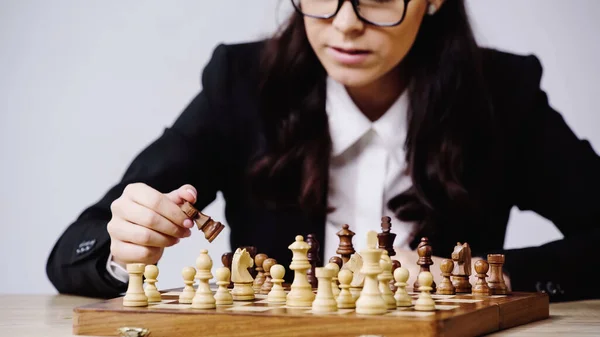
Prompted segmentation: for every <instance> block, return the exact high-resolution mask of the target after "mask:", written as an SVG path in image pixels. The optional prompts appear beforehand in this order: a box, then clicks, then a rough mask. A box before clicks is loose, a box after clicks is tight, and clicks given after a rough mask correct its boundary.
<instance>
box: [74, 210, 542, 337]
mask: <svg viewBox="0 0 600 337" xmlns="http://www.w3.org/2000/svg"><path fill="white" fill-rule="evenodd" d="M196 217H197V216H196ZM205 218H206V219H209V218H208V217H205ZM206 219H204V220H203V222H202V224H204V223H210V221H209V220H210V219H209V220H206ZM215 224H217V225H212V226H204V225H203V226H201V227H202V228H216V230H217V231H218V230H219V228H220V227H219V226H218V223H216V222H215ZM390 229H391V223H390V218H389V217H383V218H382V232H381V233H376V232H375V231H369V232H368V233H367V238H366V246H365V248H364V249H361V250H360V251H359V252H356V251H355V250H354V246H353V244H352V236H353V235H354V233H353V232H352V231H351V230H350V229H349V226H348V225H344V226H343V227H342V230H340V231H339V232H338V233H337V235H338V236H339V237H340V245H339V247H338V249H337V251H336V253H337V254H340V256H333V257H331V259H330V260H329V263H327V264H326V265H325V266H319V267H318V266H317V259H316V258H315V257H316V256H317V255H318V249H319V246H320V245H319V243H318V242H317V241H316V238H315V236H314V235H312V234H308V235H307V236H306V241H305V240H304V237H303V236H302V235H297V236H296V238H295V241H294V242H293V243H291V244H290V245H289V246H288V249H289V250H290V251H291V254H292V260H291V264H290V265H289V266H283V265H281V264H278V263H277V261H276V260H275V259H273V258H269V257H268V256H266V255H265V254H256V253H257V251H256V248H255V247H239V248H237V249H236V251H235V253H226V254H224V255H223V256H222V257H221V261H222V262H223V266H222V267H219V268H217V269H216V272H215V274H214V275H213V273H212V272H211V270H212V267H213V260H212V258H211V257H210V255H209V254H208V250H206V249H202V250H201V251H200V254H199V255H198V257H197V258H196V260H195V267H191V266H187V267H184V268H183V270H182V273H181V275H182V277H183V283H184V284H185V286H184V287H182V288H177V289H167V290H162V291H159V290H158V289H157V287H156V283H157V282H158V275H159V271H158V267H157V266H156V265H144V264H142V263H131V264H128V265H127V266H126V267H127V272H128V273H129V282H128V288H127V292H126V293H125V295H124V296H122V297H118V298H114V299H109V300H104V301H100V302H98V303H94V304H89V305H85V306H81V307H77V308H75V309H74V315H73V333H74V334H76V335H88V336H119V335H121V336H132V337H133V336H140V337H143V336H152V337H160V336H174V335H175V336H177V335H182V336H188V335H190V336H191V335H194V336H261V337H262V336H270V337H277V336H323V337H327V336H386V337H391V336H406V335H409V336H416V337H434V336H460V337H469V336H480V335H484V334H488V333H492V332H495V331H500V330H504V329H508V328H511V327H515V326H519V325H524V324H528V323H531V322H534V321H537V320H542V319H545V318H548V317H549V297H548V295H547V294H544V293H524V292H514V291H511V290H510V289H509V288H508V287H507V285H506V284H505V282H504V279H503V273H502V266H503V264H504V259H505V257H504V255H502V254H490V255H488V257H487V260H483V259H477V261H474V263H473V264H472V263H471V251H470V246H469V244H468V243H466V242H465V243H463V244H461V243H460V242H459V243H457V245H456V246H455V247H454V250H453V251H452V254H451V259H443V260H442V262H441V264H440V271H441V276H442V277H443V279H442V280H441V281H440V282H439V284H436V282H435V281H434V277H433V274H432V272H431V271H430V266H431V265H432V264H433V262H432V247H431V244H430V243H429V240H428V239H427V238H426V237H423V238H422V239H421V242H420V244H419V246H418V248H417V253H418V255H419V259H418V261H417V265H419V268H420V270H419V272H418V274H417V275H412V278H413V279H412V280H410V277H411V275H409V273H410V272H409V270H408V268H406V266H402V263H406V261H404V262H401V261H399V260H393V259H392V256H393V255H394V254H395V252H394V248H393V240H394V234H393V233H391V232H390ZM212 232H213V230H212V229H210V230H207V231H206V232H205V233H209V234H207V237H209V238H210V237H213V236H214V235H213V234H210V233H212ZM286 267H287V269H286ZM473 267H474V268H475V272H476V275H472V268H473ZM286 272H292V273H293V281H292V283H291V284H284V279H285V278H284V276H285V273H286ZM472 276H475V278H476V280H475V282H472V280H471V277H472ZM213 278H214V279H215V280H216V282H211V280H212V279H213ZM409 281H411V282H409Z"/></svg>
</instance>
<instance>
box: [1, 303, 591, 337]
mask: <svg viewBox="0 0 600 337" xmlns="http://www.w3.org/2000/svg"><path fill="white" fill-rule="evenodd" d="M97 301H98V300H97V299H90V298H84V297H75V296H65V295H0V335H1V336H19V337H25V336H36V337H37V336H45V337H58V336H60V337H69V336H73V334H72V332H71V325H72V321H71V319H72V317H73V316H72V313H73V308H74V307H77V306H80V305H84V304H88V303H93V302H97ZM489 336H493V337H497V336H523V337H530V336H574V337H581V336H590V337H591V336H600V300H591V301H578V302H565V303H553V304H550V318H549V319H546V320H544V321H539V322H534V323H532V324H528V325H525V326H520V327H516V328H512V329H509V330H505V331H502V332H498V333H494V334H492V335H489Z"/></svg>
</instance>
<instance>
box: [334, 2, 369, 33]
mask: <svg viewBox="0 0 600 337" xmlns="http://www.w3.org/2000/svg"><path fill="white" fill-rule="evenodd" d="M333 26H334V27H335V28H336V29H338V30H339V31H340V32H342V33H350V32H353V31H359V30H362V29H364V23H363V22H362V21H361V20H360V19H359V18H358V16H356V13H355V12H354V8H353V7H352V3H351V2H350V1H344V3H343V4H342V8H340V11H339V12H338V13H337V15H336V16H335V17H334V18H333Z"/></svg>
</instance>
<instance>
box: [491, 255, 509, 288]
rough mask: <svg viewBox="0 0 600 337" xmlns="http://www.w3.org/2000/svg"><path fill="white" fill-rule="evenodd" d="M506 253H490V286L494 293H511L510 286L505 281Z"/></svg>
mask: <svg viewBox="0 0 600 337" xmlns="http://www.w3.org/2000/svg"><path fill="white" fill-rule="evenodd" d="M504 259H505V258H504V254H488V256H487V261H488V263H489V264H490V278H489V280H488V286H489V287H490V289H491V291H492V295H506V294H508V293H509V290H508V287H507V286H506V283H505V282H504V272H503V271H502V266H503V265H504Z"/></svg>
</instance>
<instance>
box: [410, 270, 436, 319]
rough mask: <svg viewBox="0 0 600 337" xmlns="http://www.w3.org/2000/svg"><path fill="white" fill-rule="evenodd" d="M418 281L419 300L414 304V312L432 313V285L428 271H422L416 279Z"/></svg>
mask: <svg viewBox="0 0 600 337" xmlns="http://www.w3.org/2000/svg"><path fill="white" fill-rule="evenodd" d="M417 278H418V279H419V284H421V287H420V288H419V298H418V299H417V301H416V302H415V310H417V311H433V310H435V301H434V300H433V298H432V297H431V290H432V289H433V288H432V287H431V284H433V275H432V274H431V273H430V272H428V271H422V272H420V273H419V276H418V277H417Z"/></svg>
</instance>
